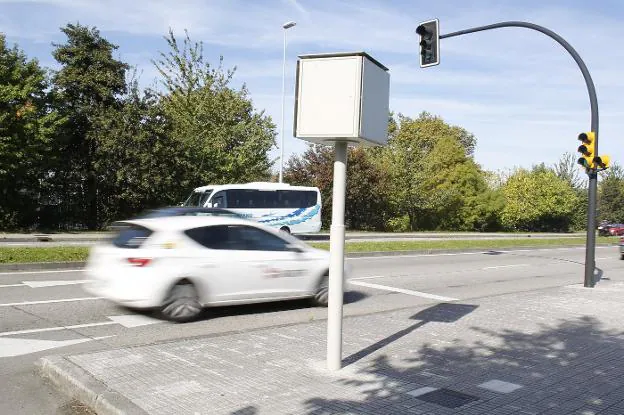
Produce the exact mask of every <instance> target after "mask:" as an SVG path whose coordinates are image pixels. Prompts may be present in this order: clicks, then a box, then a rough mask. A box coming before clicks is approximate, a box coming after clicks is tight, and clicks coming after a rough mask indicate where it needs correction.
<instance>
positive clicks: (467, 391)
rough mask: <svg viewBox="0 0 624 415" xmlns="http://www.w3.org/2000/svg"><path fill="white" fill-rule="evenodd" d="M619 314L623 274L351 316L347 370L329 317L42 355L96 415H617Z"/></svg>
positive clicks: (46, 369)
mask: <svg viewBox="0 0 624 415" xmlns="http://www.w3.org/2000/svg"><path fill="white" fill-rule="evenodd" d="M389 295H403V294H389ZM622 315H624V283H622V282H618V281H609V280H605V281H601V282H600V283H599V284H598V285H597V287H596V288H594V289H585V288H582V287H581V286H580V285H574V286H569V287H560V288H553V289H548V290H541V291H532V292H526V293H520V294H514V295H504V296H495V297H490V298H485V299H479V300H471V301H458V302H455V303H444V304H436V303H431V305H430V306H429V307H426V308H415V309H411V310H401V311H394V312H387V313H379V314H373V315H368V316H359V317H352V318H347V319H345V321H344V351H345V353H344V356H345V364H346V367H345V368H344V369H342V370H340V371H338V372H333V373H331V372H328V371H326V370H325V368H324V367H325V366H324V357H325V330H326V322H325V321H313V322H310V323H307V324H299V325H292V326H286V327H276V328H270V329H262V330H257V331H253V332H246V333H237V334H227V335H220V336H216V337H203V338H197V339H189V340H185V341H177V342H169V343H162V344H156V345H150V346H141V347H132V348H124V349H116V350H110V351H103V352H97V353H88V354H82V355H73V356H64V357H52V358H45V359H42V361H41V362H40V364H41V368H40V370H41V371H42V372H43V374H44V375H47V376H50V377H52V378H53V379H55V381H56V382H58V384H59V386H60V387H61V388H62V389H64V390H65V391H68V392H71V393H73V394H77V395H78V396H80V397H81V399H83V400H90V402H89V403H90V404H91V405H92V406H94V407H96V409H97V410H98V411H99V412H100V413H137V414H138V413H149V414H163V415H164V414H191V415H195V414H230V415H245V414H247V415H260V414H267V415H277V414H315V415H324V414H380V415H383V414H472V415H477V414H498V415H507V414H585V415H590V414H605V415H606V414H612V415H621V414H624V382H622V379H624V335H623V328H624V327H623V324H622V322H623V321H624V320H623V319H622ZM214 323H215V324H219V322H218V320H215V321H214ZM116 411H117V412H116Z"/></svg>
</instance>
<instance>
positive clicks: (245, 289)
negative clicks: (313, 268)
mask: <svg viewBox="0 0 624 415" xmlns="http://www.w3.org/2000/svg"><path fill="white" fill-rule="evenodd" d="M228 228H229V238H230V241H231V246H232V248H235V251H236V257H237V258H239V263H238V264H237V266H236V269H235V270H234V269H233V270H232V272H234V273H236V275H233V276H232V278H233V279H232V281H236V282H237V283H240V286H239V290H237V292H238V295H239V296H240V297H241V298H247V299H250V300H251V299H258V300H260V299H263V298H275V297H293V296H301V295H304V294H305V293H306V288H307V285H309V281H308V279H307V274H308V272H309V263H310V262H309V258H308V257H307V255H306V253H305V252H302V251H301V250H298V249H295V248H293V247H292V246H291V245H290V244H289V243H288V241H286V240H284V239H282V238H280V237H278V236H276V235H274V234H273V233H270V232H267V231H265V230H263V229H260V228H258V227H255V226H250V225H232V226H229V227H228Z"/></svg>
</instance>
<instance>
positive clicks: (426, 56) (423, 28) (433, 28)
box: [416, 19, 440, 68]
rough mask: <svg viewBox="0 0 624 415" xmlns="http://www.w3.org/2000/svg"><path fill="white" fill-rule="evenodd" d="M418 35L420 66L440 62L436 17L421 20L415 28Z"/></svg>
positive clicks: (438, 32) (438, 29)
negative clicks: (424, 20)
mask: <svg viewBox="0 0 624 415" xmlns="http://www.w3.org/2000/svg"><path fill="white" fill-rule="evenodd" d="M416 34H418V35H419V36H420V67H421V68H426V67H428V66H433V65H438V64H439V63H440V23H439V21H438V19H434V20H428V21H426V22H422V23H421V24H419V25H418V27H417V28H416Z"/></svg>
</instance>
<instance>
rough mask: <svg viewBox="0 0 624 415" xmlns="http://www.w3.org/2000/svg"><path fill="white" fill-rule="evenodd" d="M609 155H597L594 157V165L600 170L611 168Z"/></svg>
mask: <svg viewBox="0 0 624 415" xmlns="http://www.w3.org/2000/svg"><path fill="white" fill-rule="evenodd" d="M609 162H610V160H609V156H596V157H594V165H595V166H596V168H598V169H599V170H606V169H608V168H609Z"/></svg>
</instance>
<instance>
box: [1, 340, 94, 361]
mask: <svg viewBox="0 0 624 415" xmlns="http://www.w3.org/2000/svg"><path fill="white" fill-rule="evenodd" d="M91 340H93V339H91V338H84V339H74V340H62V341H58V340H37V339H0V357H13V356H21V355H25V354H30V353H36V352H42V351H44V350H48V349H55V348H57V347H63V346H71V345H72V344H78V343H84V342H88V341H91Z"/></svg>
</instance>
